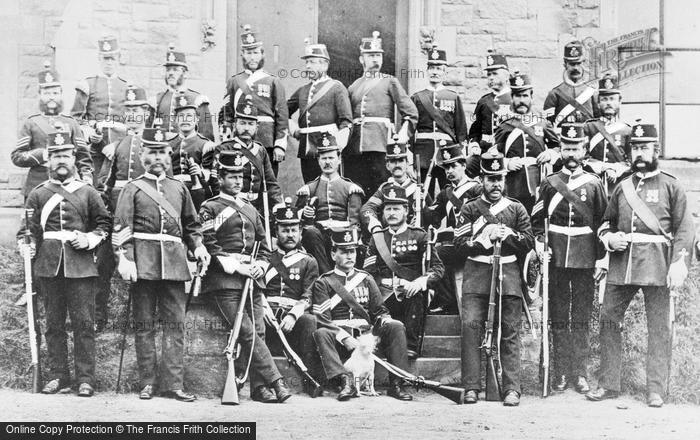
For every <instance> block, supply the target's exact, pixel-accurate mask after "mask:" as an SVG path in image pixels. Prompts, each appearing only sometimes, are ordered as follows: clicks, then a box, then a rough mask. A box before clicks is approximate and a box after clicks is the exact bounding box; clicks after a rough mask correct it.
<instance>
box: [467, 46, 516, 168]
mask: <svg viewBox="0 0 700 440" xmlns="http://www.w3.org/2000/svg"><path fill="white" fill-rule="evenodd" d="M484 69H485V70H486V78H487V81H488V87H489V89H491V91H490V92H489V93H487V94H485V95H484V96H482V97H481V98H479V100H478V101H477V102H476V108H474V123H473V124H472V126H471V127H469V148H470V153H473V154H474V155H477V154H481V153H485V152H486V151H488V149H489V148H491V147H492V146H493V145H494V137H493V135H494V132H495V131H496V127H498V126H499V125H500V124H501V122H502V120H503V119H505V118H506V115H508V113H509V112H510V104H511V96H510V83H509V81H508V79H509V78H510V72H509V71H508V60H507V59H506V56H505V55H502V54H498V53H495V52H494V51H493V50H489V51H488V55H487V56H486V67H484ZM477 147H478V148H477ZM472 150H473V151H472ZM476 173H477V174H478V173H479V164H478V163H477V164H476Z"/></svg>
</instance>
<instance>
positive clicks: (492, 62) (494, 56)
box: [485, 49, 508, 70]
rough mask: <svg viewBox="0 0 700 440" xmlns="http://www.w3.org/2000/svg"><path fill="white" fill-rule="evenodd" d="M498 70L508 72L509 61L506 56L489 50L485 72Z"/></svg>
mask: <svg viewBox="0 0 700 440" xmlns="http://www.w3.org/2000/svg"><path fill="white" fill-rule="evenodd" d="M496 69H506V70H508V60H507V59H506V56H505V55H502V54H500V53H496V52H494V51H493V50H491V49H489V51H488V55H486V67H485V70H496Z"/></svg>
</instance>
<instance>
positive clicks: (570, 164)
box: [564, 157, 581, 171]
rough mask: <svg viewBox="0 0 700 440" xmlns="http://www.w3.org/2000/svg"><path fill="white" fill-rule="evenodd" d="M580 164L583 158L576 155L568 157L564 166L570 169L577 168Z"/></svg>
mask: <svg viewBox="0 0 700 440" xmlns="http://www.w3.org/2000/svg"><path fill="white" fill-rule="evenodd" d="M579 165H581V160H579V159H577V158H575V157H569V158H567V159H566V162H564V166H565V167H566V168H567V169H568V170H570V171H571V170H575V169H576V168H578V167H579Z"/></svg>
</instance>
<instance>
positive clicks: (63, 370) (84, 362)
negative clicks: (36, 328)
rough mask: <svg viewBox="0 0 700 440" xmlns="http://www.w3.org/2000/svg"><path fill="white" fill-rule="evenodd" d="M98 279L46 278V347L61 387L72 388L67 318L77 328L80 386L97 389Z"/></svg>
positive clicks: (75, 347) (50, 366) (51, 369)
mask: <svg viewBox="0 0 700 440" xmlns="http://www.w3.org/2000/svg"><path fill="white" fill-rule="evenodd" d="M96 280H97V278H96V277H88V278H64V277H63V276H62V275H60V276H57V277H54V278H42V283H43V289H44V292H45V294H46V334H45V336H46V346H47V351H48V359H47V363H48V369H49V372H50V376H51V378H52V379H58V380H59V381H60V382H61V386H66V385H68V384H70V370H69V368H68V334H67V333H66V316H67V314H68V313H70V321H71V327H72V328H73V359H74V362H75V379H76V382H77V383H79V384H81V383H88V384H90V385H92V386H94V385H95V283H96Z"/></svg>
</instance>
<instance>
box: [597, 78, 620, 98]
mask: <svg viewBox="0 0 700 440" xmlns="http://www.w3.org/2000/svg"><path fill="white" fill-rule="evenodd" d="M618 87H619V86H618V83H617V78H616V77H614V76H613V75H610V74H607V75H605V76H604V77H603V78H602V79H601V80H600V81H598V94H599V95H615V94H619V93H620V89H619V88H618Z"/></svg>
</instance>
